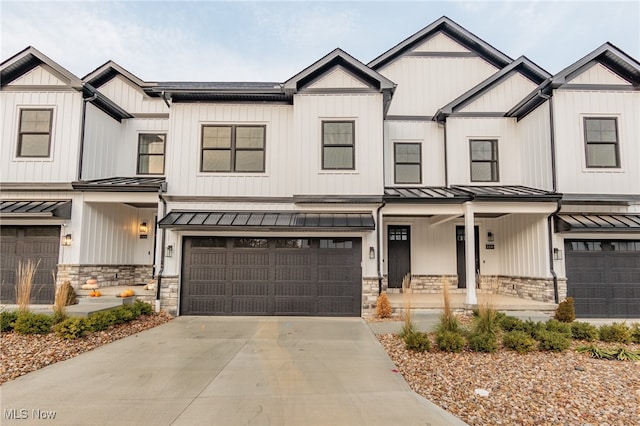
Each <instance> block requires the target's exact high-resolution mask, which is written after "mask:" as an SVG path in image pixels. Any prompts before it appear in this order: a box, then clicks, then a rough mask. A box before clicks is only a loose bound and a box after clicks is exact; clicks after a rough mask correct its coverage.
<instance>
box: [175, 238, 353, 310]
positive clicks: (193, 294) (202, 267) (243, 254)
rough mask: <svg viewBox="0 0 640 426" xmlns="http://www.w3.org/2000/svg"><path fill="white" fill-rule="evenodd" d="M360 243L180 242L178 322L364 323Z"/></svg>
mask: <svg viewBox="0 0 640 426" xmlns="http://www.w3.org/2000/svg"><path fill="white" fill-rule="evenodd" d="M360 263H361V241H360V239H359V238H333V239H331V238H324V239H320V238H306V239H305V238H303V239H299V238H216V237H185V239H184V241H183V267H182V285H181V294H180V300H181V302H180V314H181V315H311V316H360V308H361V303H362V300H361V295H362V269H361V264H360Z"/></svg>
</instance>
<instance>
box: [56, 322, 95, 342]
mask: <svg viewBox="0 0 640 426" xmlns="http://www.w3.org/2000/svg"><path fill="white" fill-rule="evenodd" d="M53 331H55V333H56V335H57V336H58V337H61V338H63V339H67V340H71V339H77V338H80V337H84V336H85V335H87V334H88V333H90V332H91V331H92V329H91V322H90V320H89V319H87V318H83V317H72V318H67V319H66V320H64V321H62V322H60V323H58V324H56V325H55V326H54V327H53Z"/></svg>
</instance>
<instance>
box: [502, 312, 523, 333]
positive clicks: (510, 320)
mask: <svg viewBox="0 0 640 426" xmlns="http://www.w3.org/2000/svg"><path fill="white" fill-rule="evenodd" d="M499 325H500V328H502V329H503V330H504V331H514V330H519V331H522V330H524V321H522V320H521V319H520V318H516V317H512V316H510V315H505V316H504V317H502V318H501V319H500V321H499Z"/></svg>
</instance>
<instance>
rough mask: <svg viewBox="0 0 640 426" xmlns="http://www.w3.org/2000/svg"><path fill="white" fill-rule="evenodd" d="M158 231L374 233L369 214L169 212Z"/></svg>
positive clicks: (373, 224)
mask: <svg viewBox="0 0 640 426" xmlns="http://www.w3.org/2000/svg"><path fill="white" fill-rule="evenodd" d="M158 226H159V227H160V228H182V229H202V230H243V231H246V230H254V231H256V232H259V231H297V230H300V231H373V230H375V221H374V220H373V216H372V215H371V213H307V212H304V213H302V212H292V211H266V212H247V211H237V212H229V211H184V210H177V211H170V212H169V213H168V214H167V215H166V216H165V217H163V218H162V219H161V220H160V221H159V222H158Z"/></svg>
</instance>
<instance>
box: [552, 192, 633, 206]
mask: <svg viewBox="0 0 640 426" xmlns="http://www.w3.org/2000/svg"><path fill="white" fill-rule="evenodd" d="M562 203H563V204H616V205H631V204H634V203H638V204H640V194H563V196H562Z"/></svg>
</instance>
